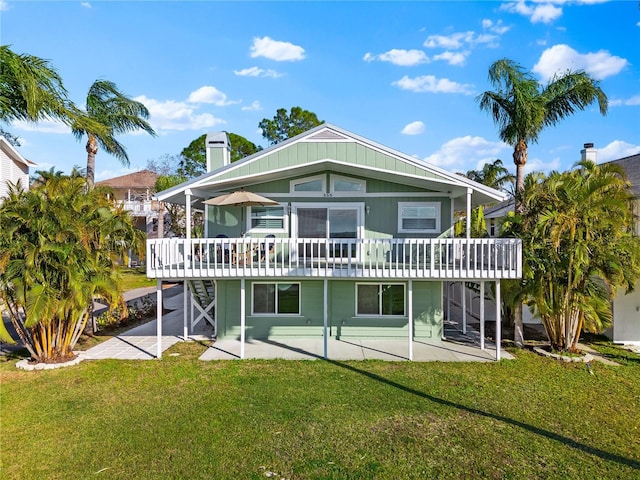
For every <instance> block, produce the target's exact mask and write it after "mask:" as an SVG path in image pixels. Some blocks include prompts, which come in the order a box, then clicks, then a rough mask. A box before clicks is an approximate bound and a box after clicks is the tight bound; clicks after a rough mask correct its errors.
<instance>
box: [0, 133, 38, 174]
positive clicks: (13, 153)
mask: <svg viewBox="0 0 640 480" xmlns="http://www.w3.org/2000/svg"><path fill="white" fill-rule="evenodd" d="M0 148H2V150H3V151H4V152H5V153H6V154H7V156H9V157H10V158H11V159H12V160H15V161H16V162H20V163H22V164H24V165H26V166H27V167H35V166H36V164H35V163H33V162H32V161H31V160H27V159H26V158H24V157H23V156H22V155H21V154H20V152H18V150H16V148H15V147H14V146H13V145H11V144H10V143H9V141H8V140H7V139H6V138H4V137H3V136H1V135H0Z"/></svg>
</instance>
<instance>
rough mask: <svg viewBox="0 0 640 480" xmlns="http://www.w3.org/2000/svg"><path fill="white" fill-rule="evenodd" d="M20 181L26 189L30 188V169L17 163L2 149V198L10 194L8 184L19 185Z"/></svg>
mask: <svg viewBox="0 0 640 480" xmlns="http://www.w3.org/2000/svg"><path fill="white" fill-rule="evenodd" d="M18 180H20V181H21V183H22V186H23V187H24V188H28V187H29V167H28V166H27V165H25V164H24V163H21V162H16V161H15V160H14V159H13V158H11V157H10V156H9V155H7V154H6V153H5V152H4V151H3V150H2V149H0V198H3V197H6V196H7V194H8V192H9V186H8V185H7V182H11V183H17V182H18Z"/></svg>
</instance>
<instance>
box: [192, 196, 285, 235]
mask: <svg viewBox="0 0 640 480" xmlns="http://www.w3.org/2000/svg"><path fill="white" fill-rule="evenodd" d="M204 203H205V204H206V205H215V206H217V207H223V206H226V207H265V206H268V205H279V203H278V202H276V201H275V200H271V199H270V198H267V197H263V196H262V195H258V194H257V193H253V192H247V191H246V190H236V191H235V192H231V193H226V194H224V195H220V196H219V197H214V198H210V199H209V200H205V201H204ZM240 227H241V233H242V234H243V235H244V232H242V230H243V229H244V208H243V209H242V220H241V224H240Z"/></svg>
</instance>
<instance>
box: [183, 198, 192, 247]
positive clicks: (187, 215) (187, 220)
mask: <svg viewBox="0 0 640 480" xmlns="http://www.w3.org/2000/svg"><path fill="white" fill-rule="evenodd" d="M184 198H185V212H184V216H185V224H186V227H187V230H186V236H187V239H190V238H191V190H190V189H186V190H185V191H184Z"/></svg>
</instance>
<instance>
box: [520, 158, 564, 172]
mask: <svg viewBox="0 0 640 480" xmlns="http://www.w3.org/2000/svg"><path fill="white" fill-rule="evenodd" d="M552 170H558V171H560V170H562V162H561V161H560V157H555V158H552V159H551V160H547V161H545V160H541V159H539V158H537V157H529V158H527V163H525V164H524V174H525V175H526V174H528V173H531V172H544V173H549V172H551V171H552Z"/></svg>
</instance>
